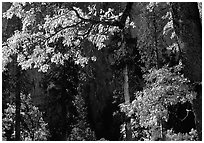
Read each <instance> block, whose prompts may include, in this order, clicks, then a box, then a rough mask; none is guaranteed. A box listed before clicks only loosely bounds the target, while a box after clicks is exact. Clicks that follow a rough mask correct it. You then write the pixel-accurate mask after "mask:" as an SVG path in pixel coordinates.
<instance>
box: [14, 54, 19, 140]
mask: <svg viewBox="0 0 204 143" xmlns="http://www.w3.org/2000/svg"><path fill="white" fill-rule="evenodd" d="M19 76H20V75H19V69H18V64H17V55H15V57H14V60H13V78H14V79H15V80H14V82H15V104H16V111H15V140H16V141H20V107H21V99H20V85H19V84H20V83H19Z"/></svg>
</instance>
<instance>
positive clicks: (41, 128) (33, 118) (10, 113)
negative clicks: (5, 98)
mask: <svg viewBox="0 0 204 143" xmlns="http://www.w3.org/2000/svg"><path fill="white" fill-rule="evenodd" d="M21 101H22V102H21V111H20V114H21V140H24V141H26V140H27V141H31V140H32V141H40V140H47V138H48V136H49V131H48V130H47V124H46V123H45V122H44V120H43V113H42V112H40V111H39V109H38V108H37V107H35V106H34V105H33V104H32V102H31V98H30V95H27V96H26V95H24V94H21ZM15 110H16V109H15V105H14V104H9V103H8V108H7V109H5V111H4V114H3V119H2V125H3V128H2V134H3V140H8V136H7V135H8V134H9V133H8V132H9V131H10V132H11V137H10V140H14V137H15V131H14V128H15V127H14V126H15Z"/></svg>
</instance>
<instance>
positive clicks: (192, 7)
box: [172, 3, 202, 140]
mask: <svg viewBox="0 0 204 143" xmlns="http://www.w3.org/2000/svg"><path fill="white" fill-rule="evenodd" d="M172 15H173V24H174V28H175V31H176V34H177V36H178V39H179V44H180V48H181V52H182V55H181V58H182V63H183V65H184V75H185V77H187V78H189V79H190V80H191V82H193V83H195V85H196V88H195V91H196V92H197V97H196V99H195V100H194V101H193V109H194V114H195V118H196V119H195V123H196V128H197V131H198V136H199V140H202V100H201V99H202V97H201V96H202V88H201V84H200V83H201V81H202V25H201V20H200V14H199V10H198V4H197V3H172ZM198 86H199V87H198Z"/></svg>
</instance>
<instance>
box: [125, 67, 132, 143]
mask: <svg viewBox="0 0 204 143" xmlns="http://www.w3.org/2000/svg"><path fill="white" fill-rule="evenodd" d="M123 74H124V98H125V104H129V103H130V95H129V83H128V66H127V64H126V65H125V67H124V70H123ZM125 128H126V140H127V141H131V140H132V130H131V123H130V119H129V117H126V127H125Z"/></svg>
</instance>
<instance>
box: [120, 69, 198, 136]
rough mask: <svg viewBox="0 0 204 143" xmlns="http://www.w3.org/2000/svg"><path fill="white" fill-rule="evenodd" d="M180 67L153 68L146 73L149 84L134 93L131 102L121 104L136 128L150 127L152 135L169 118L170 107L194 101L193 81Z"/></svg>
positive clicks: (145, 76) (160, 130)
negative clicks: (183, 73) (191, 82)
mask: <svg viewBox="0 0 204 143" xmlns="http://www.w3.org/2000/svg"><path fill="white" fill-rule="evenodd" d="M181 68H182V66H181V65H178V66H175V67H173V68H168V67H163V68H161V69H158V70H157V69H151V70H150V71H149V73H147V74H145V75H144V78H145V81H146V86H145V87H144V89H143V91H139V92H136V93H135V100H133V101H132V103H131V104H130V105H126V104H121V105H120V106H121V111H123V112H125V113H126V114H127V115H128V116H129V117H133V120H132V122H131V123H132V126H133V127H132V128H136V132H137V128H138V126H139V127H142V128H145V129H148V130H149V133H150V135H151V136H153V133H155V132H156V130H157V131H159V132H161V134H162V129H161V128H162V124H163V122H167V121H168V115H169V114H168V107H169V106H171V105H175V104H177V103H185V102H187V101H189V102H191V103H192V100H193V99H194V98H195V97H196V93H195V92H193V91H192V89H191V87H190V81H189V80H187V79H186V78H184V77H183V75H182V74H180V71H181ZM161 134H160V135H161ZM161 136H162V135H161Z"/></svg>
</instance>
